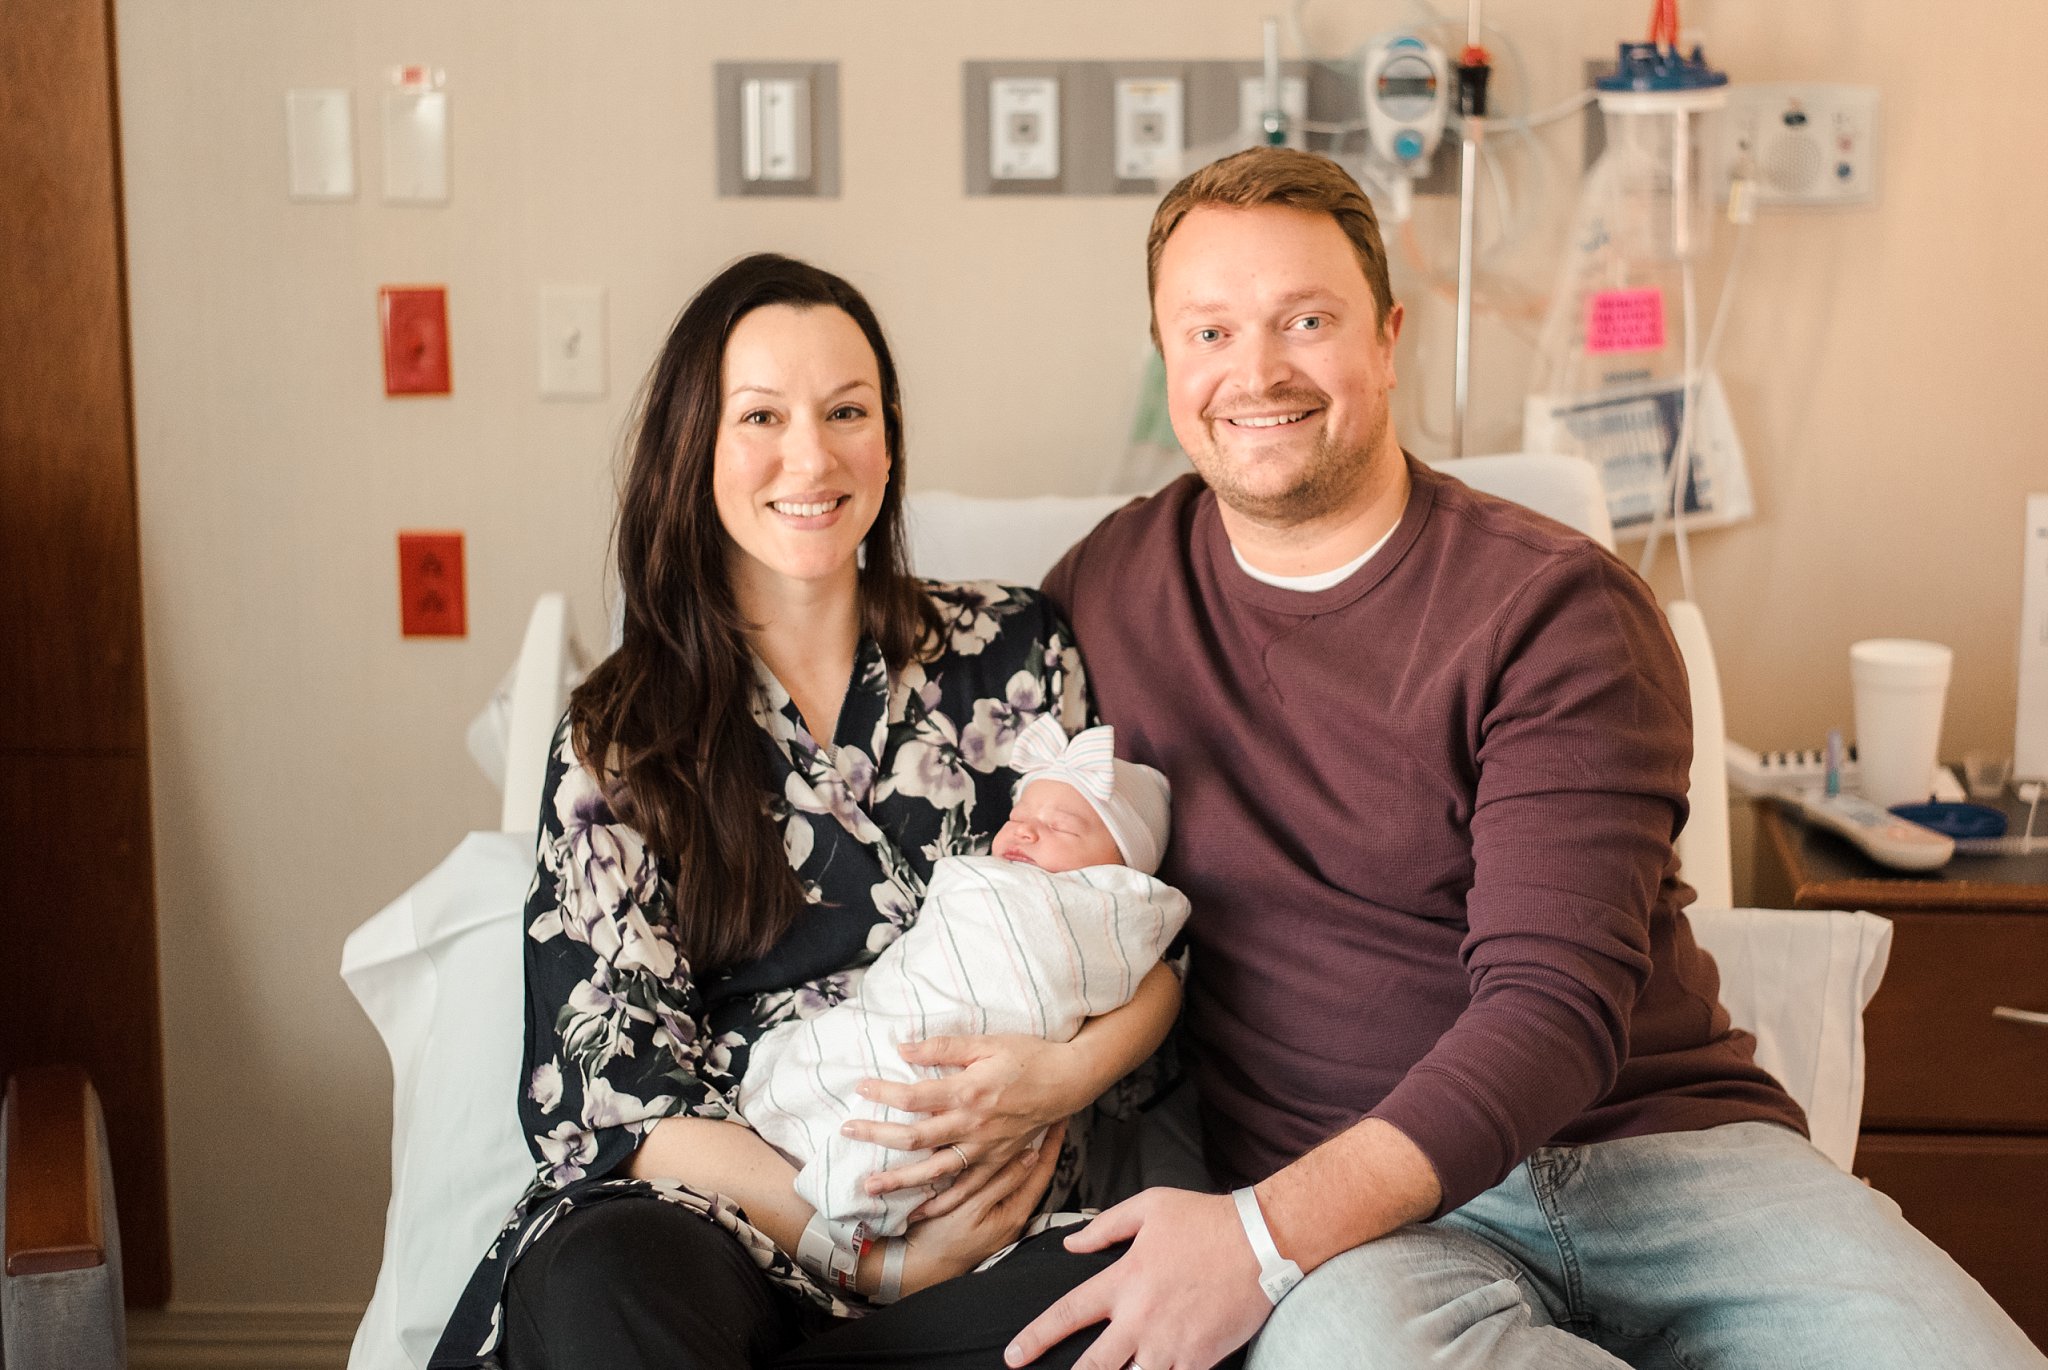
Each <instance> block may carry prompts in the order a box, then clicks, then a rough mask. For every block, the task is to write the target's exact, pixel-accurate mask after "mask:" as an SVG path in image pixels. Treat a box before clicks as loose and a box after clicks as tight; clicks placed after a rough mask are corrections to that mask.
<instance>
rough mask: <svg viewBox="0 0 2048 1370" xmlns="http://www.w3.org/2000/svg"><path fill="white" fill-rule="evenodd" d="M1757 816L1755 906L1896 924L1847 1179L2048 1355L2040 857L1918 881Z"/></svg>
mask: <svg viewBox="0 0 2048 1370" xmlns="http://www.w3.org/2000/svg"><path fill="white" fill-rule="evenodd" d="M1756 807H1757V814H1756V819H1757V824H1756V830H1757V838H1756V842H1757V852H1756V884H1757V888H1756V903H1757V904H1758V906H1760V907H1766V908H1787V909H1868V910H1869V911H1870V912H1872V913H1875V914H1878V915H1880V916H1881V917H1884V918H1888V919H1890V920H1891V922H1892V927H1893V936H1892V954H1891V963H1890V966H1889V967H1888V968H1887V969H1886V971H1885V977H1884V982H1883V983H1882V984H1881V985H1879V986H1878V990H1877V995H1876V997H1875V998H1873V999H1872V1000H1871V1001H1870V1007H1869V1008H1868V1009H1867V1010H1866V1011H1865V1013H1864V1030H1865V1054H1866V1057H1867V1060H1866V1066H1865V1081H1866V1084H1865V1090H1864V1097H1863V1128H1862V1131H1861V1133H1860V1134H1859V1137H1858V1141H1857V1149H1856V1173H1857V1174H1858V1175H1861V1176H1863V1177H1864V1178H1865V1179H1867V1180H1869V1181H1870V1182H1871V1183H1872V1184H1873V1185H1875V1186H1876V1187H1877V1188H1878V1189H1880V1190H1882V1191H1884V1192H1885V1193H1886V1194H1889V1195H1890V1196H1891V1197H1892V1198H1893V1199H1894V1200H1896V1201H1897V1202H1898V1205H1899V1207H1900V1208H1901V1209H1903V1210H1904V1211H1905V1215H1906V1218H1907V1220H1908V1221H1910V1222H1911V1223H1912V1224H1913V1225H1914V1226H1915V1227H1917V1228H1919V1229H1920V1230H1921V1231H1922V1232H1924V1233H1926V1234H1927V1235H1928V1237H1930V1238H1932V1239H1933V1240H1934V1242H1935V1243H1936V1244H1937V1245H1939V1246H1940V1247H1941V1248H1942V1249H1943V1250H1945V1251H1947V1252H1948V1253H1949V1254H1950V1255H1951V1256H1953V1257H1955V1259H1956V1262H1957V1263H1958V1264H1960V1265H1961V1266H1962V1267H1963V1268H1964V1269H1965V1270H1967V1271H1969V1272H1970V1273H1971V1274H1972V1275H1974V1276H1975V1277H1976V1278H1977V1280H1978V1281H1979V1282H1980V1283H1981V1284H1983V1286H1984V1287H1985V1289H1987V1290H1989V1291H1990V1293H1991V1296H1992V1297H1993V1298H1994V1299H1997V1300H1998V1302H1999V1303H2000V1304H2001V1305H2002V1306H2003V1307H2004V1308H2005V1310H2006V1312H2008V1313H2010V1314H2011V1315H2012V1317H2013V1320H2014V1321H2015V1322H2017V1323H2019V1325H2020V1326H2021V1327H2022V1328H2023V1329H2025V1331H2026V1333H2027V1335H2028V1336H2030V1337H2032V1338H2033V1339H2034V1343H2035V1344H2036V1345H2037V1346H2048V850H2040V851H2036V852H2035V853H2033V854H2032V855H2030V856H2026V857H1985V856H1957V857H1956V858H1955V859H1954V860H1953V861H1951V862H1950V863H1949V864H1948V865H1947V866H1946V867H1944V868H1943V869H1941V870H1939V871H1935V872H1931V873H1929V874H1927V875H1911V874H1907V873H1905V872H1901V871H1893V870H1889V869H1887V868H1885V867H1883V866H1879V865H1877V864H1875V863H1874V862H1872V861H1870V860H1868V859H1867V858H1865V857H1864V855H1863V853H1862V852H1861V851H1859V850H1857V849H1856V848H1855V847H1852V846H1850V845H1849V843H1848V842H1846V841H1844V840H1842V839H1841V838H1838V837H1836V836H1835V835H1834V834H1833V833H1830V832H1826V831H1824V830H1821V829H1818V828H1813V827H1809V826H1808V825H1807V824H1805V823H1804V822H1802V821H1801V820H1800V819H1799V818H1798V817H1797V816H1795V815H1793V814H1791V813H1789V812H1787V811H1786V810H1784V809H1782V808H1780V807H1779V806H1778V805H1776V804H1774V803H1770V802H1768V801H1759V802H1758V804H1757V806H1756ZM2013 811H2014V809H2013V807H2012V806H2010V805H2009V806H2008V812H2009V813H2010V812H2013ZM2024 822H2025V814H2024V812H2023V811H2022V812H2020V814H2019V822H2018V823H2015V825H2014V827H2013V831H2015V832H2018V831H2019V830H2020V827H2021V825H2023V824H2024ZM2040 835H2041V834H2040V833H2039V831H2038V830H2037V832H2036V837H2037V838H2038V837H2039V836H2040Z"/></svg>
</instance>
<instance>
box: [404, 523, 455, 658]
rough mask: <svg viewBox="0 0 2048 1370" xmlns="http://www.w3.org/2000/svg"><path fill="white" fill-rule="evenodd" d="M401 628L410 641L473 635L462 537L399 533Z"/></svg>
mask: <svg viewBox="0 0 2048 1370" xmlns="http://www.w3.org/2000/svg"><path fill="white" fill-rule="evenodd" d="M398 629H399V632H400V634H401V635H403V636H405V637H466V636H468V633H469V600H468V591H467V587H466V586H465V585H464V583H463V574H462V534H460V533H400V534H399V535H398Z"/></svg>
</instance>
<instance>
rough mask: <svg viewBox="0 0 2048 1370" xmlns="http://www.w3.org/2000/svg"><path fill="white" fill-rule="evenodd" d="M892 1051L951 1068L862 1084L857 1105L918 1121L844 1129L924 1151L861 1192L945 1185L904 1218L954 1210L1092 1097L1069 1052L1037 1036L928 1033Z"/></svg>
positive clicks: (857, 1122)
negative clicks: (926, 1076)
mask: <svg viewBox="0 0 2048 1370" xmlns="http://www.w3.org/2000/svg"><path fill="white" fill-rule="evenodd" d="M901 1051H902V1055H903V1059H904V1060H906V1061H908V1062H910V1063H911V1064H912V1065H916V1066H942V1067H957V1069H956V1070H955V1071H954V1073H952V1074H949V1075H946V1076H944V1077H942V1078H940V1079H937V1080H920V1081H918V1082H917V1083H916V1084H898V1083H895V1082H892V1081H888V1080H863V1081H861V1083H860V1085H859V1088H858V1093H859V1094H860V1096H861V1097H862V1098H863V1099H871V1100H873V1101H875V1102H876V1103H881V1104H887V1105H888V1106H889V1107H890V1108H894V1109H900V1110H902V1111H903V1112H905V1113H921V1114H924V1115H926V1116H924V1117H922V1118H920V1119H918V1120H917V1121H916V1122H914V1123H884V1122H876V1121H872V1120H868V1119H853V1120H850V1121H849V1122H847V1124H846V1125H845V1127H844V1129H843V1130H844V1132H845V1133H846V1135H847V1136H849V1137H852V1138H854V1139H856V1140H858V1141H863V1142H873V1143H875V1144H876V1145H878V1146H885V1147H888V1148H890V1149H891V1150H895V1151H924V1150H929V1151H930V1152H931V1153H932V1154H931V1155H929V1156H927V1157H925V1158H924V1159H923V1160H921V1161H916V1162H913V1163H912V1164H910V1165H906V1166H898V1167H895V1168H893V1169H890V1170H884V1171H880V1172H878V1173H876V1174H874V1175H870V1176H869V1177H868V1180H867V1190H868V1192H869V1193H870V1194H887V1193H891V1192H893V1191H895V1190H899V1189H911V1188H915V1187H917V1186H919V1185H932V1186H945V1187H944V1188H943V1189H941V1190H940V1192H939V1193H938V1194H936V1195H934V1196H933V1197H932V1198H930V1199H928V1200H926V1201H925V1202H924V1204H923V1205H921V1206H920V1207H919V1208H918V1209H917V1211H916V1212H914V1213H912V1214H911V1215H910V1218H911V1221H912V1222H918V1221H921V1220H926V1219H931V1218H938V1217H942V1216H944V1215H945V1214H948V1213H951V1212H953V1211H954V1210H955V1209H957V1208H959V1207H960V1206H961V1205H962V1204H964V1203H966V1202H967V1201H968V1200H969V1199H970V1198H972V1197H974V1196H975V1195H976V1194H977V1193H978V1192H979V1191H980V1190H981V1189H983V1188H984V1187H986V1186H988V1185H989V1184H991V1183H992V1182H993V1181H994V1180H995V1178H996V1177H998V1176H1000V1175H1001V1174H1002V1172H1003V1170H1004V1168H1005V1167H1006V1166H1008V1165H1010V1164H1011V1162H1012V1161H1014V1160H1015V1159H1016V1158H1017V1157H1018V1156H1019V1155H1020V1154H1022V1153H1023V1152H1025V1151H1026V1150H1027V1149H1030V1148H1031V1145H1032V1143H1033V1142H1035V1141H1036V1140H1037V1139H1038V1136H1039V1134H1040V1133H1041V1132H1042V1131H1043V1130H1044V1129H1045V1128H1046V1126H1047V1125H1048V1124H1051V1123H1054V1122H1057V1121H1060V1120H1063V1119H1065V1118H1066V1117H1068V1116H1069V1115H1070V1114H1073V1113H1078V1112H1079V1111H1080V1110H1081V1109H1083V1108H1086V1107H1087V1106H1088V1104H1089V1102H1090V1101H1091V1100H1093V1098H1094V1097H1095V1095H1094V1091H1093V1088H1092V1086H1093V1083H1094V1082H1093V1081H1092V1080H1091V1079H1089V1078H1087V1077H1086V1074H1085V1072H1084V1071H1083V1070H1082V1062H1080V1061H1079V1060H1077V1059H1076V1057H1075V1052H1074V1050H1073V1048H1072V1047H1071V1046H1070V1045H1060V1044H1057V1043H1053V1042H1048V1041H1046V1040H1044V1039H1043V1038H1040V1037H1031V1036H1024V1035H1017V1034H1004V1035H1001V1036H991V1037H933V1038H930V1039H929V1040H926V1041H922V1042H907V1043H905V1044H904V1045H903V1047H902V1048H901ZM955 1148H957V1150H956V1149H955ZM963 1160H964V1161H965V1164H964V1165H963V1164H962V1162H963Z"/></svg>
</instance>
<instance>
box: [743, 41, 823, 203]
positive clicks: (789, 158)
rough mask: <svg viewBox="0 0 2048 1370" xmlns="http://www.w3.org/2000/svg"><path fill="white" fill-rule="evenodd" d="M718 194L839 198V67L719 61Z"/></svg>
mask: <svg viewBox="0 0 2048 1370" xmlns="http://www.w3.org/2000/svg"><path fill="white" fill-rule="evenodd" d="M711 71H712V81H711V88H712V119H711V125H712V136H713V138H714V139H715V140H716V149H715V150H716V153H717V157H716V159H715V160H716V164H717V171H718V193H719V194H720V195H729V196H731V195H736V196H753V195H764V196H790V197H799V198H801V197H826V198H829V197H831V196H835V195H837V194H839V175H840V157H839V64H838V63H836V62H719V63H716V64H714V65H713V67H712V69H711Z"/></svg>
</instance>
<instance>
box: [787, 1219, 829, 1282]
mask: <svg viewBox="0 0 2048 1370" xmlns="http://www.w3.org/2000/svg"><path fill="white" fill-rule="evenodd" d="M832 1245H833V1243H832V1224H831V1223H829V1222H827V1221H826V1220H825V1215H824V1214H823V1213H813V1214H811V1220H810V1221H809V1222H807V1223H805V1224H804V1233H803V1235H802V1236H801V1237H799V1238H797V1242H796V1263H797V1264H798V1265H800V1266H802V1267H803V1269H804V1270H805V1271H806V1272H807V1273H808V1274H809V1275H810V1276H811V1278H812V1279H815V1280H816V1281H818V1283H820V1284H830V1283H832Z"/></svg>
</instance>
